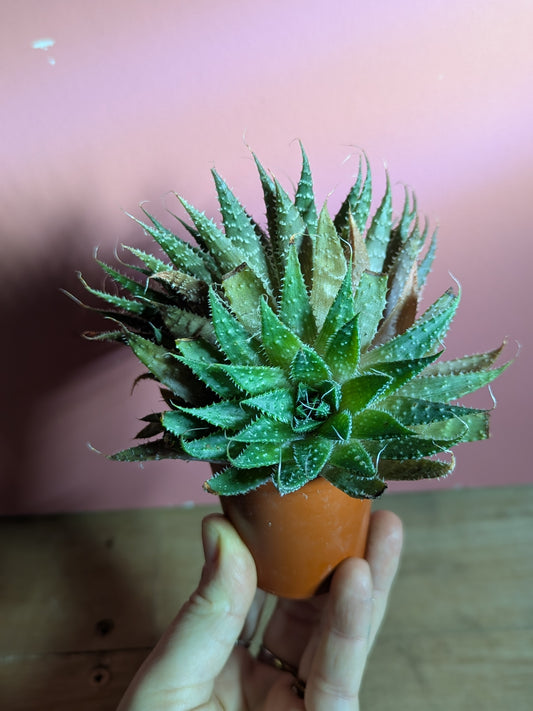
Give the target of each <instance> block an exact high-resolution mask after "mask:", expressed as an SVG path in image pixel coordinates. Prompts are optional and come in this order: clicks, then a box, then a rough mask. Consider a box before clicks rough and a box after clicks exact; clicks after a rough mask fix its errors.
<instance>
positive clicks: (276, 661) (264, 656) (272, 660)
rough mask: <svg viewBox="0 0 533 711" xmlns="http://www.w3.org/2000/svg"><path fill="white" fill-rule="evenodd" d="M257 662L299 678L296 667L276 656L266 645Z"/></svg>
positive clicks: (263, 646)
mask: <svg viewBox="0 0 533 711" xmlns="http://www.w3.org/2000/svg"><path fill="white" fill-rule="evenodd" d="M257 660H258V661H259V662H263V663H264V664H268V665H269V666H271V667H274V669H279V671H284V672H289V674H292V675H293V676H294V677H297V676H298V669H297V668H296V667H295V666H293V665H292V664H290V663H289V662H286V661H285V660H284V659H281V658H280V657H278V656H276V655H275V654H274V652H271V651H270V649H268V648H267V647H265V645H264V644H262V645H261V647H260V648H259V653H258V655H257Z"/></svg>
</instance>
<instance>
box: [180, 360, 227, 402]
mask: <svg viewBox="0 0 533 711" xmlns="http://www.w3.org/2000/svg"><path fill="white" fill-rule="evenodd" d="M176 358H177V360H179V361H180V363H183V365H185V366H187V368H190V370H191V371H192V372H193V373H194V375H195V376H196V377H197V378H198V380H201V382H202V383H204V385H206V386H207V387H208V388H209V389H210V390H212V391H213V392H214V393H216V394H217V395H218V396H219V397H221V398H233V397H237V395H239V389H238V388H237V387H236V386H235V385H234V383H233V382H232V381H231V379H230V378H228V377H227V376H226V375H225V374H224V373H223V372H222V371H220V370H216V369H213V366H212V365H210V364H209V363H205V362H203V361H201V360H195V359H193V358H183V357H180V356H176Z"/></svg>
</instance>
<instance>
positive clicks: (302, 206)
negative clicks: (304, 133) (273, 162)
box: [294, 141, 318, 233]
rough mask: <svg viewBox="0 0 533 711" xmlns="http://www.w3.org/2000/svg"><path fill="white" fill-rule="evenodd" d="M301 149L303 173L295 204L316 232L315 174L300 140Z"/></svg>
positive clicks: (310, 227) (309, 228)
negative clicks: (312, 172) (313, 174)
mask: <svg viewBox="0 0 533 711" xmlns="http://www.w3.org/2000/svg"><path fill="white" fill-rule="evenodd" d="M300 150H301V152H302V173H301V175H300V181H299V183H298V188H297V190H296V196H295V200H294V204H295V205H296V207H297V208H298V210H299V212H300V215H301V216H302V217H303V219H304V222H305V223H306V225H307V228H308V230H309V232H311V233H314V232H316V230H317V222H318V217H317V212H316V205H315V195H314V192H313V176H312V174H311V168H310V166H309V160H308V158H307V155H306V153H305V151H304V147H303V145H302V143H301V141H300Z"/></svg>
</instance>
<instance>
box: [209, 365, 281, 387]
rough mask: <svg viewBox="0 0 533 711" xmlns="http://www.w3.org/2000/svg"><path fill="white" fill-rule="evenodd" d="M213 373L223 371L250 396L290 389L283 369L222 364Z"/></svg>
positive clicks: (214, 368) (213, 369)
mask: <svg viewBox="0 0 533 711" xmlns="http://www.w3.org/2000/svg"><path fill="white" fill-rule="evenodd" d="M212 371H213V372H216V371H221V372H223V373H225V374H227V375H228V377H230V378H231V380H232V381H233V382H234V383H235V384H236V385H237V387H239V388H241V389H242V390H245V391H246V392H247V393H249V394H250V395H261V394H263V393H266V392H268V391H270V390H279V389H285V390H288V388H289V382H288V380H287V377H286V375H285V373H284V371H283V370H281V368H270V367H268V366H260V365H259V366H253V365H225V364H221V365H218V366H215V367H213V368H212Z"/></svg>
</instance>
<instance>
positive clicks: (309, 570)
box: [220, 477, 371, 599]
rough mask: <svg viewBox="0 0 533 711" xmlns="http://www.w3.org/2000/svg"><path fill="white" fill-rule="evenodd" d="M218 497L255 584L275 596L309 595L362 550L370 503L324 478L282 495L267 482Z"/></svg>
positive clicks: (363, 548) (362, 551)
mask: <svg viewBox="0 0 533 711" xmlns="http://www.w3.org/2000/svg"><path fill="white" fill-rule="evenodd" d="M220 500H221V503H222V509H223V511H224V513H225V514H226V516H227V517H228V518H229V520H230V521H231V522H232V523H233V525H234V526H235V528H236V529H237V531H238V532H239V534H240V536H241V538H242V539H243V540H244V542H245V543H246V545H247V546H248V548H249V549H250V551H251V553H252V556H253V557H254V560H255V564H256V567H257V576H258V586H259V587H260V588H261V589H262V590H265V591H266V592H270V593H274V594H275V595H278V596H279V597H285V598H294V599H303V598H307V597H311V596H312V595H314V594H315V593H316V592H317V591H319V589H320V588H321V586H322V587H323V586H324V585H325V583H326V582H327V579H328V577H329V575H330V574H331V573H332V572H333V570H334V569H335V568H336V567H337V565H338V564H339V563H340V562H341V561H343V560H344V559H345V558H349V557H351V556H356V557H362V556H364V554H365V548H366V539H367V533H368V524H369V520H370V508H371V501H370V500H368V499H354V498H352V497H350V496H348V495H347V494H345V493H343V492H342V491H340V490H339V489H337V488H336V487H335V486H333V485H332V484H330V483H329V482H328V481H326V480H325V479H323V478H322V477H318V478H317V479H315V480H313V481H311V482H309V483H308V484H306V485H305V486H304V487H302V488H301V489H299V490H298V491H295V492H293V493H292V494H286V495H285V496H281V495H280V494H279V493H278V491H277V490H276V488H275V487H274V485H273V484H272V483H268V484H265V485H264V486H261V487H259V488H258V489H256V490H255V491H251V492H250V493H248V494H240V495H238V496H221V497H220Z"/></svg>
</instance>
